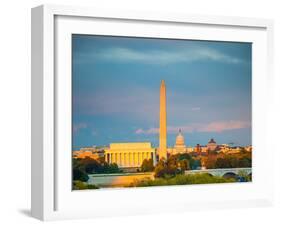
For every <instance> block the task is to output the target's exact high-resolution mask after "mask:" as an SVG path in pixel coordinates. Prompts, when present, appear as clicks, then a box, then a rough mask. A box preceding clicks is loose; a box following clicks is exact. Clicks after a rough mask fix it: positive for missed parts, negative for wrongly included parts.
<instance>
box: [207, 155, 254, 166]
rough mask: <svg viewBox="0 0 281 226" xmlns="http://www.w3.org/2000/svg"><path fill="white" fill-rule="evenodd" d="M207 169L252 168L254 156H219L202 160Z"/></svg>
mask: <svg viewBox="0 0 281 226" xmlns="http://www.w3.org/2000/svg"><path fill="white" fill-rule="evenodd" d="M202 161H203V163H204V166H205V167H206V168H207V169H218V168H247V167H252V156H251V154H250V153H246V154H217V155H209V156H208V157H205V158H203V159H202Z"/></svg>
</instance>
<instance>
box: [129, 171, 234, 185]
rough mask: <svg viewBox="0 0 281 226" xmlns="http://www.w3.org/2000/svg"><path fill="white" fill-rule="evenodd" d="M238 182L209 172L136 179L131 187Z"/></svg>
mask: <svg viewBox="0 0 281 226" xmlns="http://www.w3.org/2000/svg"><path fill="white" fill-rule="evenodd" d="M230 182H236V181H235V179H232V178H228V179H227V178H223V177H217V176H211V175H209V174H194V175H176V176H175V177H170V178H156V179H154V180H151V179H145V180H136V181H135V182H134V183H131V184H130V187H149V186H167V185H187V184H213V183H230Z"/></svg>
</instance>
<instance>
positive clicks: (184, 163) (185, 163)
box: [179, 159, 190, 171]
mask: <svg viewBox="0 0 281 226" xmlns="http://www.w3.org/2000/svg"><path fill="white" fill-rule="evenodd" d="M179 166H180V168H181V170H182V171H184V170H190V164H189V161H188V160H187V159H183V160H180V161H179Z"/></svg>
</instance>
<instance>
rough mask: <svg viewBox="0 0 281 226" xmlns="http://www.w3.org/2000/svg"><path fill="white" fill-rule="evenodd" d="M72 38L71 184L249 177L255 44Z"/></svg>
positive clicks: (93, 186) (249, 179)
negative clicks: (253, 53) (253, 51)
mask: <svg viewBox="0 0 281 226" xmlns="http://www.w3.org/2000/svg"><path fill="white" fill-rule="evenodd" d="M71 41H72V65H71V67H72V79H71V80H72V122H71V123H72V150H64V151H66V152H68V151H71V157H72V172H71V173H72V189H73V190H84V189H109V188H111V189H113V188H136V187H152V186H170V185H186V186H192V185H194V184H214V183H215V184H219V183H244V182H252V152H254V151H255V150H252V43H250V42H230V41H209V40H191V39H190V40H189V39H167V38H149V37H126V36H105V35H87V34H72V37H71Z"/></svg>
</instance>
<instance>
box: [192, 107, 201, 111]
mask: <svg viewBox="0 0 281 226" xmlns="http://www.w3.org/2000/svg"><path fill="white" fill-rule="evenodd" d="M200 110H201V108H200V107H193V108H191V111H200Z"/></svg>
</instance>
